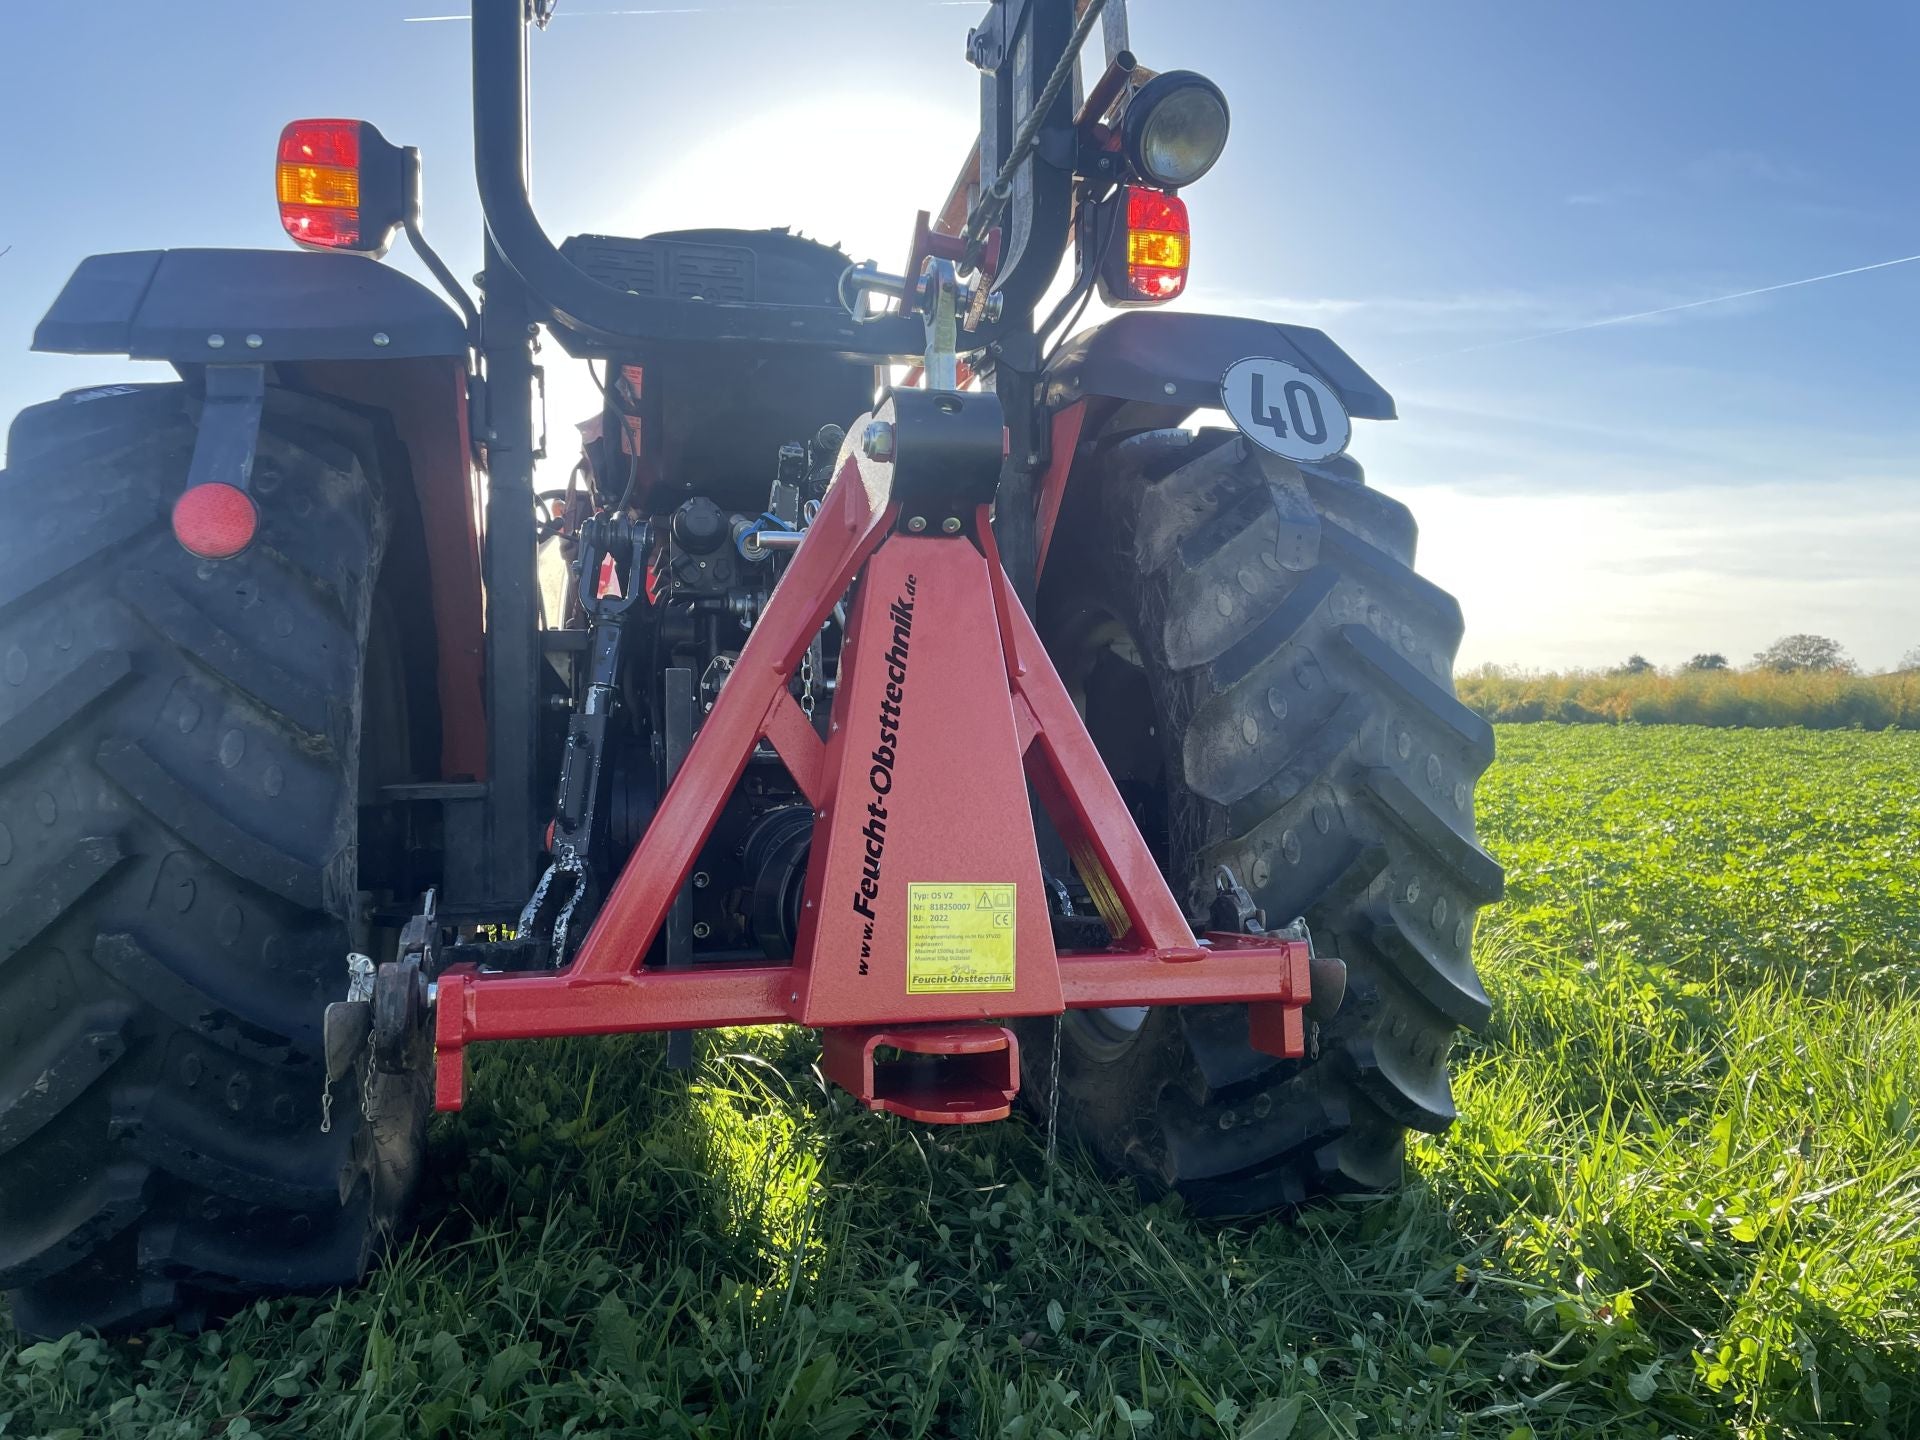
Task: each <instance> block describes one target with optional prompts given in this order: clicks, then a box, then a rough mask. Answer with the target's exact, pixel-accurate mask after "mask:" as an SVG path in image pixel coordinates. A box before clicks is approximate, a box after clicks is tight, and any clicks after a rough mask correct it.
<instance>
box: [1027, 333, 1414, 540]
mask: <svg viewBox="0 0 1920 1440" xmlns="http://www.w3.org/2000/svg"><path fill="white" fill-rule="evenodd" d="M1253 355H1260V356H1269V357H1272V358H1273V359H1276V360H1284V361H1286V362H1288V363H1289V364H1293V365H1298V366H1300V367H1301V368H1302V369H1305V370H1308V371H1311V372H1312V373H1313V374H1315V375H1318V376H1319V377H1320V378H1321V379H1322V380H1324V381H1326V382H1327V384H1328V385H1329V386H1331V387H1332V389H1333V392H1334V394H1335V395H1337V396H1339V397H1340V401H1341V403H1342V404H1343V405H1344V406H1345V407H1346V410H1347V413H1348V414H1349V415H1352V416H1356V417H1358V418H1359V419H1362V420H1391V419H1393V418H1394V414H1395V412H1394V405H1393V397H1392V396H1391V395H1389V394H1388V393H1387V392H1386V390H1385V389H1383V388H1382V387H1381V386H1380V384H1379V383H1378V382H1377V381H1375V380H1374V378H1373V377H1372V376H1371V375H1369V374H1367V372H1366V371H1365V370H1363V369H1361V368H1360V366H1359V364H1358V363H1357V362H1355V361H1354V359H1353V358H1352V357H1351V356H1349V355H1348V354H1347V352H1346V351H1344V350H1342V349H1341V348H1340V347H1339V346H1338V345H1337V344H1335V343H1334V341H1333V340H1332V339H1331V338H1330V337H1329V336H1328V335H1327V334H1326V332H1325V331H1322V330H1315V329H1312V328H1311V327H1309V326H1305V325H1281V324H1276V323H1274V322H1271V321H1266V320H1248V319H1243V318H1240V317H1237V316H1228V315H1195V314H1188V313H1185V312H1180V311H1156V310H1134V311H1128V312H1126V313H1124V314H1121V315H1118V316H1115V317H1114V318H1113V319H1112V320H1109V321H1107V322H1106V323H1105V324H1104V325H1098V326H1095V327H1094V328H1093V329H1091V330H1085V331H1082V332H1081V333H1080V334H1078V335H1075V336H1074V337H1073V338H1072V339H1070V340H1069V341H1067V343H1066V344H1065V345H1063V346H1062V347H1061V348H1060V351H1059V353H1058V354H1057V355H1055V356H1054V358H1053V359H1052V360H1051V361H1050V362H1049V363H1048V365H1047V368H1046V372H1045V374H1044V376H1043V377H1042V389H1043V394H1044V396H1045V404H1046V409H1047V412H1048V416H1049V439H1050V442H1051V443H1050V446H1049V450H1048V454H1049V457H1050V458H1049V460H1048V462H1047V467H1046V469H1045V471H1044V472H1043V473H1042V475H1041V477H1040V481H1039V483H1038V485H1037V486H1036V487H1035V492H1034V502H1035V508H1036V516H1035V520H1036V552H1035V553H1036V561H1037V568H1044V567H1045V565H1046V559H1047V549H1048V546H1049V544H1050V542H1051V541H1052V538H1053V530H1054V527H1055V525H1056V524H1057V523H1058V522H1059V519H1060V514H1061V511H1062V509H1063V508H1064V506H1065V505H1066V503H1067V499H1068V497H1069V495H1070V494H1073V493H1075V492H1076V491H1077V489H1078V488H1079V487H1080V485H1081V483H1082V482H1081V481H1080V480H1079V478H1078V477H1079V476H1080V475H1081V474H1082V473H1083V472H1084V471H1086V470H1090V469H1091V468H1092V467H1090V466H1083V465H1082V464H1081V463H1080V462H1081V461H1082V460H1083V459H1084V458H1085V457H1086V455H1087V453H1088V452H1089V450H1090V449H1091V448H1092V446H1093V443H1094V442H1095V441H1097V440H1098V439H1099V438H1100V437H1101V436H1103V435H1109V434H1114V433H1117V432H1123V431H1125V432H1137V431H1144V430H1159V429H1166V428H1170V427H1173V426H1178V425H1182V424H1184V423H1186V421H1187V419H1188V418H1189V417H1190V416H1191V415H1193V413H1194V412H1195V411H1197V410H1205V409H1211V408H1215V407H1218V406H1219V405H1220V381H1221V377H1222V376H1224V375H1225V374H1226V372H1227V368H1228V367H1229V366H1230V365H1232V364H1233V363H1234V362H1235V361H1237V360H1244V359H1246V358H1247V357H1248V356H1253Z"/></svg>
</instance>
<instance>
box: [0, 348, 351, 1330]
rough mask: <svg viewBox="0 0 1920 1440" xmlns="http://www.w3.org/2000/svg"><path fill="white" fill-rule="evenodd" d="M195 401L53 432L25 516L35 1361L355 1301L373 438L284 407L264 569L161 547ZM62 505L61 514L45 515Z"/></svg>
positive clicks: (18, 1135)
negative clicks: (284, 1297) (326, 1098)
mask: <svg viewBox="0 0 1920 1440" xmlns="http://www.w3.org/2000/svg"><path fill="white" fill-rule="evenodd" d="M196 426H197V402H196V401H195V400H194V398H193V396H192V394H191V393H190V391H189V389H188V387H186V386H185V385H181V384H174V385H161V386H138V387H106V388H103V389H101V390H98V391H91V392H82V393H79V394H77V395H75V396H70V397H67V398H65V399H63V400H61V401H55V402H53V403H52V404H49V405H43V406H37V407H34V409H32V410H29V411H26V412H24V413H23V414H22V415H21V416H20V417H19V419H18V420H16V421H15V423H14V425H13V428H12V430H11V432H10V434H9V455H8V459H9V464H10V468H9V469H7V470H6V471H0V504H4V505H5V506H6V507H7V509H8V513H9V515H23V516H29V517H30V518H29V519H28V520H26V521H25V522H23V523H20V524H17V525H9V526H8V527H4V528H0V1056H7V1057H10V1058H9V1059H8V1060H7V1061H6V1062H4V1063H0V1152H3V1153H4V1154H5V1161H4V1163H3V1164H0V1286H5V1287H8V1288H9V1289H10V1290H11V1294H10V1296H9V1298H10V1301H11V1304H12V1309H13V1315H14V1321H15V1325H16V1326H17V1327H18V1328H19V1329H20V1330H21V1331H23V1332H24V1333H27V1334H46V1333H59V1332H60V1331H63V1330H65V1329H68V1328H71V1327H73V1326H75V1325H82V1324H85V1325H93V1326H96V1327H99V1328H101V1329H119V1328H125V1327H128V1326H132V1325H139V1324H146V1323H152V1322H154V1321H158V1320H164V1319H168V1318H175V1319H182V1318H184V1319H191V1318H194V1317H196V1316H200V1315H205V1314H209V1313H214V1312H217V1311H218V1310H220V1309H223V1308H226V1307H228V1306H230V1305H232V1304H233V1303H237V1300H238V1298H240V1297H244V1296H246V1295H249V1294H253V1293H258V1292H260V1291H263V1290H276V1289H285V1288H301V1289H306V1288H316V1287H324V1286H328V1285H334V1284H339V1283H345V1282H351V1281H352V1280H354V1279H355V1278H356V1277H357V1275H358V1274H359V1273H360V1270H361V1267H362V1265H363V1264H364V1261H365V1259H366V1257H367V1254H368V1252H369V1249H370V1246H371V1242H372V1238H373V1237H372V1234H371V1231H370V1226H369V1213H370V1202H369V1200H368V1198H367V1192H368V1189H369V1182H368V1179H367V1176H368V1174H369V1173H370V1162H369V1157H368V1153H367V1152H368V1142H367V1140H366V1138H365V1132H364V1128H363V1127H361V1126H360V1125H359V1124H358V1121H359V1105H358V1103H357V1097H355V1096H350V1095H348V1094H347V1093H346V1091H347V1090H348V1089H350V1088H351V1084H352V1082H350V1081H345V1082H342V1084H341V1085H340V1086H339V1087H336V1089H337V1090H338V1091H339V1092H340V1093H338V1094H336V1095H335V1097H334V1099H335V1101H336V1103H335V1104H334V1105H333V1130H332V1133H331V1134H329V1135H324V1136H323V1135H321V1134H319V1133H318V1125H319V1120H320V1110H321V1099H322V1089H323V1084H322V1081H323V1071H322V1068H321V1064H320V1049H319V1046H320V1036H319V1017H320V1013H321V1007H322V1006H323V1005H324V1004H325V1003H326V1001H327V1000H329V999H334V998H338V994H339V992H340V990H341V988H342V986H343V984H344V979H345V970H344V963H343V962H344V956H345V953H346V950H347V948H348V945H349V928H348V927H349V923H350V919H351V916H352V913H353V907H354V905H355V894H354V888H353V885H354V870H355V865H354V859H355V856H354V847H355V836H356V827H357V802H358V791H357V780H356V773H355V772H356V767H357V759H356V757H357V754H358V739H359V735H358V727H359V720H358V716H359V711H360V687H361V684H362V677H361V656H362V653H363V647H364V645H365V643H366V634H367V627H368V623H369V614H370V610H371V606H372V603H373V584H374V576H375V574H376V573H377V570H378V566H379V562H380V557H381V551H382V548H383V546H384V543H385V538H386V525H387V521H386V511H385V505H384V502H383V499H382V493H381V485H382V476H381V473H380V456H381V454H382V451H381V448H380V438H379V436H378V435H377V434H376V432H375V430H374V428H373V426H372V425H371V424H370V423H369V422H368V421H367V420H366V419H364V418H363V417H361V416H359V415H357V414H356V413H354V412H352V411H350V410H348V409H345V408H343V407H340V406H337V405H334V404H332V403H330V402H326V401H322V400H317V399H313V398H310V397H305V396H301V395H297V394H294V393H291V392H288V391H284V390H278V389H270V390H269V392H268V396H267V403H266V411H265V418H264V421H263V426H262V431H261V437H260V445H259V449H258V454H257V457H256V461H255V469H254V485H253V491H254V496H255V499H256V502H257V503H258V505H259V509H260V516H261V528H260V536H259V539H258V541H257V543H256V544H255V545H254V547H252V548H251V549H249V550H248V551H246V552H244V553H243V554H242V555H240V556H238V557H236V558H234V559H231V560H226V561H220V562H217V563H216V562H203V561H198V560H196V559H195V558H194V557H192V556H191V555H188V554H187V553H186V552H185V551H184V550H182V549H181V548H180V546H179V545H178V544H177V543H175V542H174V540H173V538H172V536H171V534H170V533H169V531H168V529H167V527H166V526H165V524H164V523H163V517H164V516H165V514H166V512H167V510H168V508H169V507H170V506H171V504H172V502H173V500H174V498H175V497H176V496H177V495H178V494H179V492H180V490H181V489H182V488H183V486H184V484H185V480H186V474H187V467H188V464H189V461H190V459H191V456H192V452H193V444H194V438H195V434H196ZM50 494H54V495H59V496H61V497H62V503H61V504H60V505H58V506H53V507H49V506H47V505H46V504H45V502H44V499H35V498H34V497H44V496H47V495H50Z"/></svg>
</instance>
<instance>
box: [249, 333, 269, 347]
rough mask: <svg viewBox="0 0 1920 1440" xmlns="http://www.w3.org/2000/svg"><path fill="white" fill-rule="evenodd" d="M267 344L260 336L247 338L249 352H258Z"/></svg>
mask: <svg viewBox="0 0 1920 1440" xmlns="http://www.w3.org/2000/svg"><path fill="white" fill-rule="evenodd" d="M266 343H267V342H266V341H265V340H263V339H262V338H261V337H260V336H258V335H249V336H247V348H248V349H249V350H258V349H259V348H260V347H261V346H262V345H264V344H266Z"/></svg>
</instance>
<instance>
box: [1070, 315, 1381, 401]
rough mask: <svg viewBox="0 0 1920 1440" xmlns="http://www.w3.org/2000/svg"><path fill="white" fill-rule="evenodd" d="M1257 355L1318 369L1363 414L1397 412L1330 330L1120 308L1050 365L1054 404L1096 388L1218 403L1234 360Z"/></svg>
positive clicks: (1135, 396)
mask: <svg viewBox="0 0 1920 1440" xmlns="http://www.w3.org/2000/svg"><path fill="white" fill-rule="evenodd" d="M1250 355H1265V356H1270V357H1271V358H1273V359H1275V360H1285V361H1287V362H1288V363H1289V364H1293V365H1298V366H1300V367H1302V368H1303V369H1306V370H1310V371H1312V372H1313V373H1314V374H1316V375H1318V376H1319V377H1320V378H1321V379H1322V380H1325V381H1326V382H1327V384H1329V385H1330V386H1332V387H1333V393H1334V394H1336V395H1338V396H1339V397H1340V403H1341V404H1342V405H1344V406H1346V407H1347V413H1348V414H1349V415H1352V416H1354V417H1356V418H1358V419H1361V420H1391V419H1393V418H1394V415H1395V412H1394V407H1393V397H1392V396H1391V395H1389V394H1388V393H1387V392H1386V391H1385V390H1384V389H1382V388H1381V386H1380V384H1379V382H1377V381H1376V380H1375V379H1374V378H1373V377H1372V376H1371V375H1369V374H1367V372H1366V371H1364V370H1362V369H1361V368H1360V367H1359V365H1357V364H1356V363H1355V362H1354V360H1353V359H1352V357H1351V356H1349V355H1348V354H1347V352H1346V351H1344V350H1342V349H1341V348H1340V347H1339V346H1338V345H1336V344H1335V343H1334V342H1333V340H1332V339H1331V338H1329V337H1328V335H1327V334H1326V332H1325V331H1323V330H1314V329H1311V328H1309V327H1308V326H1305V325H1280V324H1276V323H1274V322H1272V321H1268V320H1247V319H1242V318H1238V317H1235V316H1228V315H1193V314H1188V313H1186V312H1184V311H1162V310H1135V311H1131V312H1129V313H1127V314H1124V315H1118V316H1115V317H1114V318H1113V319H1112V320H1109V321H1107V323H1106V324H1104V325H1099V326H1096V327H1095V328H1093V329H1091V330H1086V331H1083V332H1082V333H1080V334H1078V335H1075V336H1074V337H1073V338H1072V339H1071V340H1069V341H1068V342H1067V343H1066V344H1065V345H1063V346H1062V347H1061V349H1060V353H1059V355H1057V356H1056V357H1055V358H1054V360H1053V363H1052V364H1050V365H1049V366H1048V367H1047V376H1046V379H1047V407H1048V408H1049V409H1059V408H1060V407H1061V406H1064V405H1069V404H1071V403H1072V402H1073V401H1075V400H1078V399H1081V398H1082V397H1084V396H1088V395H1106V396H1111V397H1112V398H1114V399H1116V400H1139V401H1145V402H1148V403H1150V404H1155V405H1167V406H1176V407H1182V408H1186V409H1189V410H1197V409H1202V408H1205V407H1208V406H1217V405H1219V404H1220V381H1221V378H1222V377H1223V376H1224V375H1225V374H1226V373H1227V367H1228V366H1230V365H1232V364H1233V363H1234V362H1235V361H1236V360H1244V359H1246V358H1247V357H1248V356H1250Z"/></svg>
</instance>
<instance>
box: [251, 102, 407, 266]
mask: <svg viewBox="0 0 1920 1440" xmlns="http://www.w3.org/2000/svg"><path fill="white" fill-rule="evenodd" d="M403 156H404V152H403V151H402V150H401V149H400V147H399V146H397V145H390V144H388V143H387V140H386V138H385V137H384V136H382V135H381V134H380V132H379V131H378V130H376V129H375V128H374V127H373V126H371V125H369V124H368V123H367V122H366V121H364V120H295V121H294V122H293V123H292V124H290V125H288V126H287V128H286V129H284V130H282V131H281V132H280V153H279V163H278V165H277V166H276V167H275V170H274V189H275V191H276V193H277V195H278V198H279V201H280V223H281V224H282V225H283V226H285V227H286V231H287V234H289V235H291V236H292V237H293V239H294V241H295V242H296V243H297V244H300V245H303V246H305V247H306V248H308V249H310V250H351V251H353V252H355V253H357V254H361V255H384V254H385V253H386V249H387V245H388V244H389V242H391V240H392V239H393V232H394V230H395V229H396V228H397V227H398V226H399V225H400V224H401V222H402V221H403V220H404V219H405V217H406V211H405V191H406V186H405V180H404V175H403V169H404V166H403Z"/></svg>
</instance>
